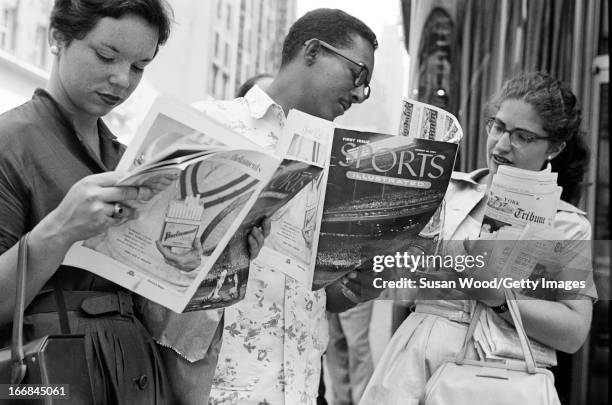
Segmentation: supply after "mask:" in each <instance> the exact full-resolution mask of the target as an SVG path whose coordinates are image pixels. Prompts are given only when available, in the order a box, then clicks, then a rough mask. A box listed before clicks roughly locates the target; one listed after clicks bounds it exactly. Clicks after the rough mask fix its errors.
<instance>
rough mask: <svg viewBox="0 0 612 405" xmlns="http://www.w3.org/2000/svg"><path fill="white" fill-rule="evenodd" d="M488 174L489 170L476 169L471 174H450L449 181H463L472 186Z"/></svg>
mask: <svg viewBox="0 0 612 405" xmlns="http://www.w3.org/2000/svg"><path fill="white" fill-rule="evenodd" d="M488 173H489V169H487V168H483V169H476V170H474V171H473V172H469V173H465V172H452V173H451V179H453V180H456V181H465V182H468V183H470V184H473V185H478V184H479V183H478V180H479V179H480V178H481V177H483V176H486V175H487V174H488Z"/></svg>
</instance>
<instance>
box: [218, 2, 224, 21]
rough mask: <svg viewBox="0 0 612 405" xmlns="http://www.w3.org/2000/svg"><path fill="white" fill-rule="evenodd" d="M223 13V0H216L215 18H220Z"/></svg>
mask: <svg viewBox="0 0 612 405" xmlns="http://www.w3.org/2000/svg"><path fill="white" fill-rule="evenodd" d="M221 13H223V0H217V18H221Z"/></svg>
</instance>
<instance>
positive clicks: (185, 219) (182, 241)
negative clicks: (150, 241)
mask: <svg viewBox="0 0 612 405" xmlns="http://www.w3.org/2000/svg"><path fill="white" fill-rule="evenodd" d="M203 212H204V206H203V205H201V204H200V203H199V199H197V198H186V199H185V200H173V201H170V204H168V210H167V212H166V217H165V219H164V226H163V228H162V232H161V236H160V239H159V241H160V242H161V244H162V245H163V246H166V247H174V248H184V249H188V250H189V249H191V248H192V246H193V242H194V240H195V239H196V238H197V236H198V231H199V230H200V225H201V220H202V214H203Z"/></svg>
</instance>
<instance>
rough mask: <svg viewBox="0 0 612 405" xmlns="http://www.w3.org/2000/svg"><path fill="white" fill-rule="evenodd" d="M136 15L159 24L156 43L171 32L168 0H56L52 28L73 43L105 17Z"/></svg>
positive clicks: (170, 13)
mask: <svg viewBox="0 0 612 405" xmlns="http://www.w3.org/2000/svg"><path fill="white" fill-rule="evenodd" d="M125 15H135V16H138V17H141V18H143V19H144V20H145V21H146V22H148V23H149V24H151V25H152V26H153V27H155V28H157V31H158V39H157V45H158V47H159V45H163V44H164V43H165V42H166V41H167V40H168V37H169V36H170V29H171V26H172V20H173V17H174V16H173V12H172V8H171V7H170V5H169V4H168V3H167V2H166V0H55V3H54V5H53V10H52V11H51V21H50V26H51V28H55V29H57V30H58V31H59V32H60V33H61V34H62V35H63V36H64V38H65V40H66V41H67V42H68V43H70V42H71V41H72V40H74V39H83V38H85V36H86V35H87V34H88V33H89V32H90V31H91V30H92V29H93V28H94V27H95V26H96V24H98V21H100V19H102V18H104V17H112V18H121V17H123V16H125Z"/></svg>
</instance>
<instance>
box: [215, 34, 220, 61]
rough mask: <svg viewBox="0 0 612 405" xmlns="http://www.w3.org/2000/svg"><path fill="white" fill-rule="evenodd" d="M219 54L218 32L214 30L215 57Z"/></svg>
mask: <svg viewBox="0 0 612 405" xmlns="http://www.w3.org/2000/svg"><path fill="white" fill-rule="evenodd" d="M217 56H219V33H218V32H215V58H216V57H217Z"/></svg>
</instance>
